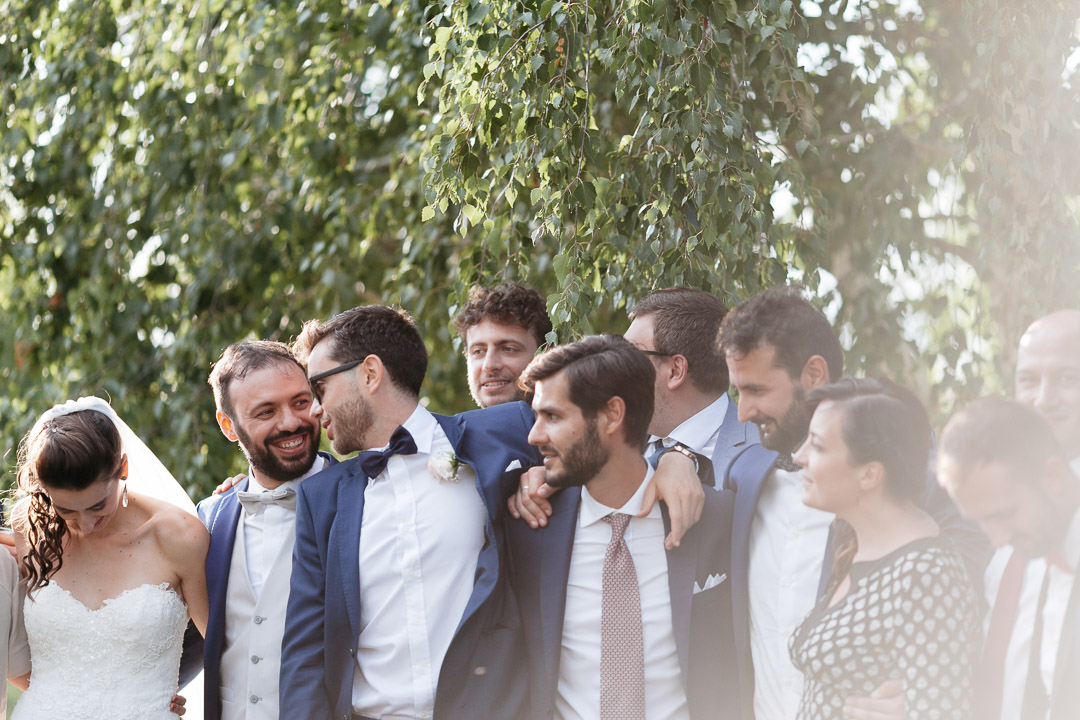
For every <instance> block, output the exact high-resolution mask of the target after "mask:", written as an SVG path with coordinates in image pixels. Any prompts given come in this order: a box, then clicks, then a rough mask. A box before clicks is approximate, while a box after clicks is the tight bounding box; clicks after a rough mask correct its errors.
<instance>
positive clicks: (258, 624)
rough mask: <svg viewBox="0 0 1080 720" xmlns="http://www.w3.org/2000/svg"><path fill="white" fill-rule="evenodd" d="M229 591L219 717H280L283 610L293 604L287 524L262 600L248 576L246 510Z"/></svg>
mask: <svg viewBox="0 0 1080 720" xmlns="http://www.w3.org/2000/svg"><path fill="white" fill-rule="evenodd" d="M237 522H238V523H239V525H238V526H237V528H236V542H235V543H234V544H233V552H232V562H231V564H230V567H229V587H228V590H227V591H226V594H225V649H224V651H223V652H222V653H221V687H220V689H219V694H220V697H221V720H278V685H279V678H278V676H279V671H280V669H281V639H282V637H283V635H284V633H285V609H286V606H287V605H288V603H289V579H290V576H291V575H292V551H293V540H294V539H295V536H296V526H295V525H292V526H290V527H289V531H288V533H287V537H285V538H283V539H282V544H281V551H280V552H279V553H278V556H277V558H275V560H274V565H273V566H272V567H271V568H270V572H269V574H268V575H267V576H266V579H265V581H264V582H263V587H262V593H261V595H260V597H259V600H258V602H256V600H255V593H254V591H253V590H252V589H251V581H250V580H249V578H248V570H247V557H246V552H245V550H244V545H245V543H244V513H243V512H241V513H240V518H239V520H238V521H237Z"/></svg>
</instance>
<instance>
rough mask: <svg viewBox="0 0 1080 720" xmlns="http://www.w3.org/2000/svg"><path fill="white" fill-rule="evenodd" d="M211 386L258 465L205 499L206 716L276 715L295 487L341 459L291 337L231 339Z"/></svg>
mask: <svg viewBox="0 0 1080 720" xmlns="http://www.w3.org/2000/svg"><path fill="white" fill-rule="evenodd" d="M210 386H211V387H212V388H213V391H214V401H215V403H216V405H217V421H218V426H219V427H220V428H221V432H222V433H223V434H224V435H225V437H227V438H228V439H229V440H230V441H232V442H235V443H239V445H240V449H241V450H243V452H244V455H245V456H246V457H247V459H248V463H249V470H248V476H247V478H246V479H244V480H242V481H240V483H238V484H237V485H236V486H235V487H233V488H231V489H229V490H228V491H226V492H224V493H222V494H219V495H213V496H211V497H209V498H207V499H206V500H203V501H202V502H201V503H199V507H198V510H199V517H200V518H201V519H202V521H203V522H204V523H205V524H206V527H207V528H208V529H209V530H210V550H209V552H208V553H207V558H206V580H207V588H208V592H209V596H210V620H209V622H208V623H207V627H206V642H205V650H204V664H205V672H206V677H205V701H206V708H205V717H206V718H207V720H217V719H218V718H221V720H239V719H241V718H243V719H245V720H256V719H261V720H277V718H278V716H279V713H278V674H279V667H280V661H281V641H282V636H283V633H284V629H285V608H286V604H287V603H288V599H289V581H290V576H291V573H292V547H293V537H294V534H295V527H296V511H295V507H296V490H297V488H298V487H299V486H300V483H301V482H302V481H304V480H305V479H306V478H308V477H310V476H312V475H315V474H316V473H318V472H319V471H321V470H322V469H324V468H325V467H327V466H329V465H330V464H333V463H334V460H333V458H331V457H330V456H329V455H327V454H325V453H319V452H318V449H319V430H318V426H317V425H316V424H315V423H314V422H313V421H312V419H311V417H310V415H309V411H310V408H311V389H310V387H309V386H308V382H307V377H306V376H305V374H304V370H303V368H302V367H301V366H300V364H299V363H298V362H296V360H295V358H293V356H292V353H291V352H290V351H289V348H288V347H287V346H286V345H284V344H282V343H277V342H259V341H253V342H242V343H237V344H235V345H230V346H229V347H228V348H227V349H226V350H225V352H224V353H222V355H221V359H220V360H218V361H217V363H215V364H214V369H213V371H212V372H211V373H210Z"/></svg>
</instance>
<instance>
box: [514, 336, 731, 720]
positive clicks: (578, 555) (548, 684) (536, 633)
mask: <svg viewBox="0 0 1080 720" xmlns="http://www.w3.org/2000/svg"><path fill="white" fill-rule="evenodd" d="M654 382H655V371H654V369H653V366H652V363H651V362H650V361H649V359H648V358H647V357H646V356H645V355H644V354H643V353H642V352H641V351H640V350H638V349H637V348H635V347H634V346H633V345H631V344H630V343H629V342H627V341H626V340H624V339H623V338H620V337H617V336H613V335H605V336H593V337H588V338H585V339H584V340H581V341H580V342H576V343H572V344H570V345H563V346H560V347H556V348H552V349H550V350H548V351H547V352H545V353H544V354H543V355H541V356H540V357H538V358H536V359H535V360H533V361H532V363H531V364H530V365H529V366H528V368H527V369H526V370H525V372H524V374H523V375H522V384H523V386H524V387H526V388H528V389H530V390H533V391H534V392H535V394H534V397H533V401H532V407H533V411H534V412H535V414H536V422H535V424H534V425H533V428H532V431H531V433H530V435H529V442H530V443H532V444H533V445H535V446H537V447H538V448H539V450H540V454H541V455H542V456H543V458H544V463H543V464H544V472H545V481H546V482H547V483H548V484H549V485H550V486H551V487H553V488H556V489H559V490H562V492H559V493H557V494H556V495H555V496H554V497H553V498H552V508H553V512H552V515H551V517H550V518H549V520H548V523H547V526H546V527H545V528H543V529H538V530H533V529H530V528H529V527H528V526H527V525H526V524H525V523H510V524H509V525H508V527H507V533H508V538H509V544H510V558H511V562H510V567H511V571H510V572H511V582H512V584H513V585H514V590H515V594H516V595H517V598H518V601H519V603H520V606H521V611H522V615H523V617H524V618H528V620H529V621H528V622H525V623H524V628H525V647H526V652H527V655H528V658H529V676H530V680H531V686H530V712H529V714H528V717H531V718H535V719H536V720H540V719H541V718H551V717H552V716H554V717H562V718H575V717H576V718H620V719H622V718H638V719H643V718H645V717H657V718H674V719H677V718H713V717H720V716H723V713H724V708H725V707H731V706H734V705H735V704H736V703H735V695H734V693H735V692H736V691H737V685H736V683H735V678H736V671H735V668H734V654H733V642H732V638H731V615H730V594H729V590H728V588H729V585H730V583H728V582H726V580H727V573H728V562H729V559H730V553H729V548H728V543H729V539H730V529H731V509H732V503H733V498H732V494H731V493H730V492H729V491H726V490H722V491H720V492H711V491H710V492H708V493H706V496H707V497H706V499H705V509H704V514H703V516H702V519H701V522H699V523H698V524H697V525H695V526H694V527H693V528H692V529H691V530H690V531H689V532H688V533H687V534H686V535H685V537H684V538H683V540H682V543H681V544H680V546H679V547H677V548H674V549H672V550H670V551H665V549H664V536H665V534H666V532H667V530H666V525H667V520H668V518H667V514H666V513H665V512H663V511H662V510H661V507H660V506H655V507H654V508H653V510H652V511H651V512H650V513H649V514H648V515H646V516H645V517H637V514H638V513H639V511H640V510H641V505H642V500H643V498H644V495H645V491H646V489H647V487H648V486H649V484H650V483H651V482H652V480H653V470H652V468H651V467H650V466H649V464H648V463H647V462H646V461H645V459H644V457H643V456H642V450H643V449H644V447H645V443H646V440H647V437H648V426H649V422H650V418H651V417H652V414H653V386H654Z"/></svg>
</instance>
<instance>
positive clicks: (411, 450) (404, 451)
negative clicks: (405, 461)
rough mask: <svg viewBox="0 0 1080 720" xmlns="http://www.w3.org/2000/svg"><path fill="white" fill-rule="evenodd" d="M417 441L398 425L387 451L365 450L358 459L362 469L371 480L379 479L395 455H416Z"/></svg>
mask: <svg viewBox="0 0 1080 720" xmlns="http://www.w3.org/2000/svg"><path fill="white" fill-rule="evenodd" d="M415 454H416V441H414V440H413V439H412V435H410V434H409V431H408V430H406V429H405V428H403V427H402V426H400V425H398V429H397V430H395V431H394V434H393V435H391V436H390V445H389V446H388V447H387V448H386V449H385V450H365V451H364V452H362V453H360V454H359V455H358V456H357V457H358V458H359V459H360V467H362V468H363V469H364V473H365V474H366V475H367V476H368V477H369V478H377V477H379V476H380V475H382V473H383V470H386V463H388V462H390V458H391V457H393V456H394V455H415Z"/></svg>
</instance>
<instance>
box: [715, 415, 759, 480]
mask: <svg viewBox="0 0 1080 720" xmlns="http://www.w3.org/2000/svg"><path fill="white" fill-rule="evenodd" d="M757 441H758V428H757V425H755V424H754V423H741V422H739V405H738V403H736V402H735V401H734V400H732V399H731V397H728V404H727V412H725V413H724V420H723V422H721V423H720V434H719V435H717V436H716V447H715V448H714V449H713V455H712V457H711V458H709V459H710V460H711V461H712V466H713V477H714V479H715V482H716V487H717V488H718V489H719V488H721V487H723V484H724V483H723V480H724V477H725V472H726V471H727V467H728V465H730V464H731V461H732V460H733V459H735V457H736V456H737V455H738V454H739V452H740V451H742V449H743V448H744V447H746V446H747V445H748V444H750V443H756V442H757Z"/></svg>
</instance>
